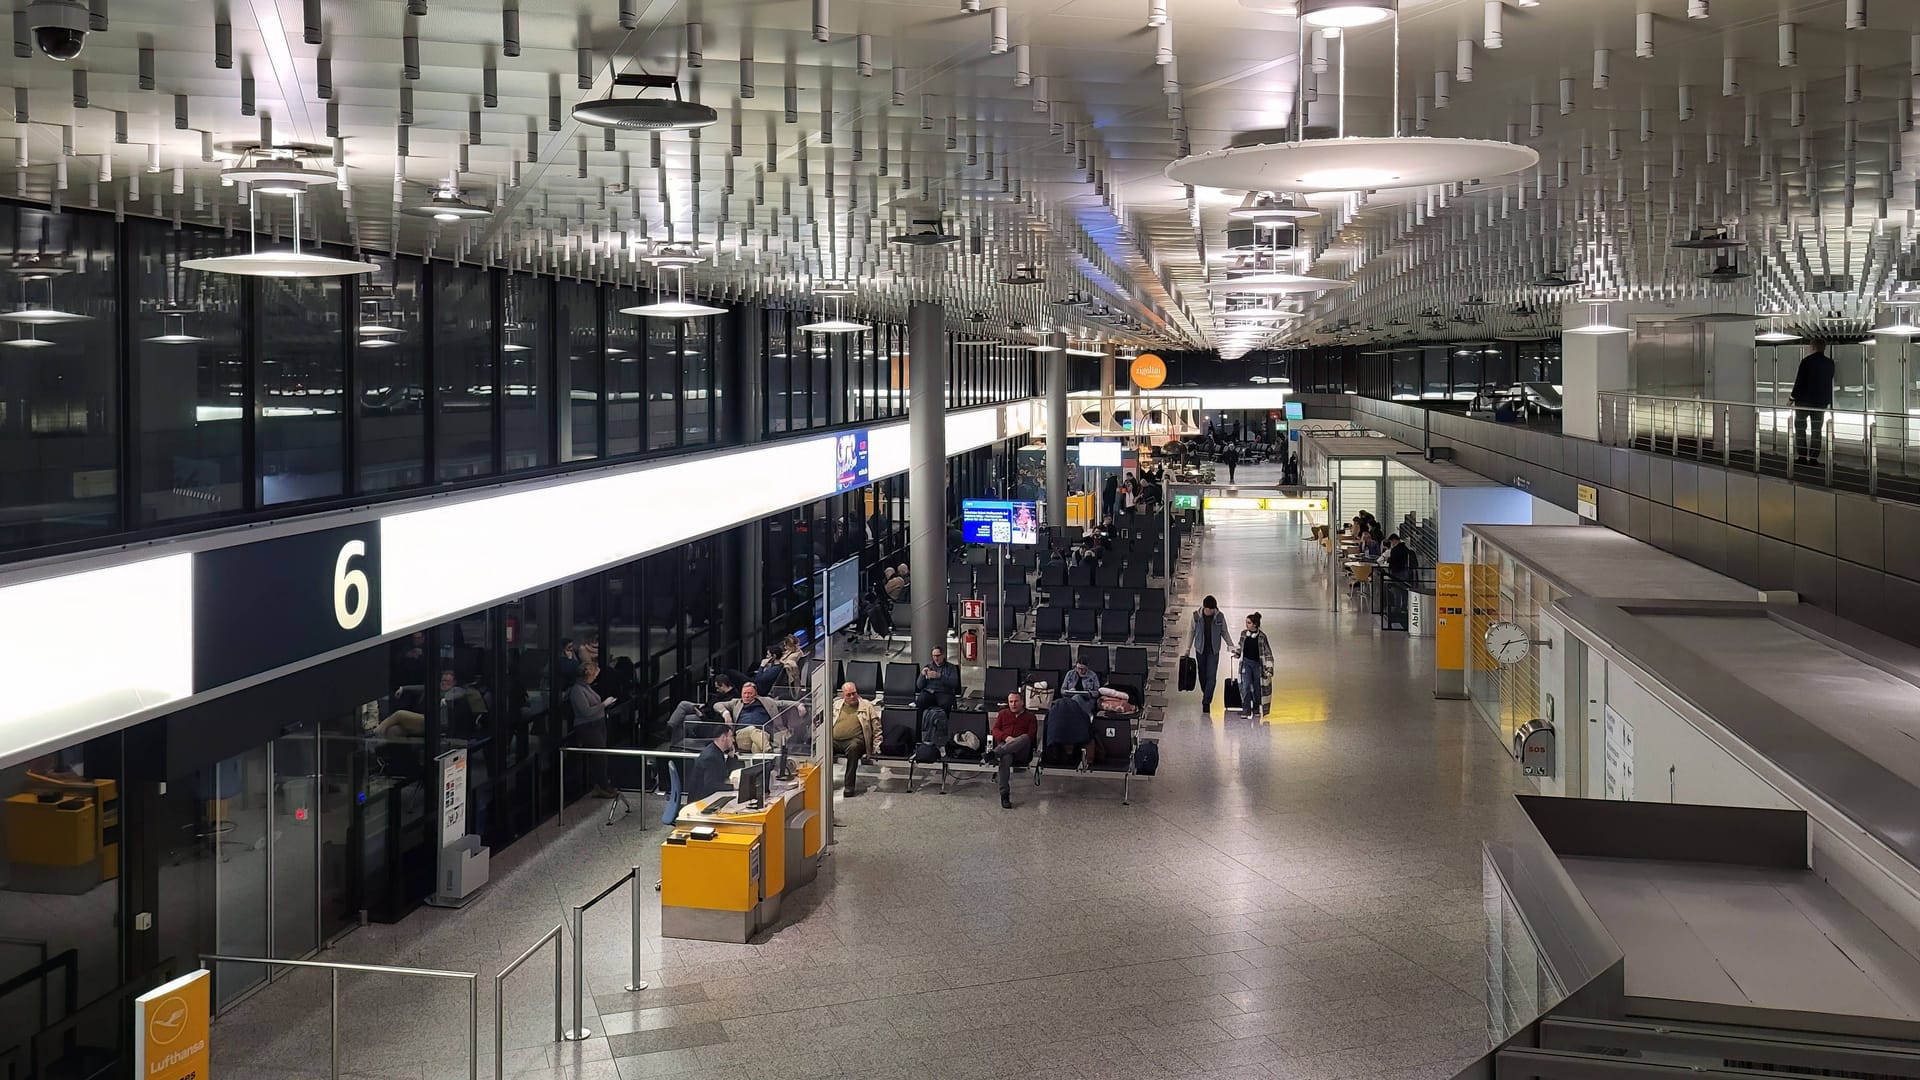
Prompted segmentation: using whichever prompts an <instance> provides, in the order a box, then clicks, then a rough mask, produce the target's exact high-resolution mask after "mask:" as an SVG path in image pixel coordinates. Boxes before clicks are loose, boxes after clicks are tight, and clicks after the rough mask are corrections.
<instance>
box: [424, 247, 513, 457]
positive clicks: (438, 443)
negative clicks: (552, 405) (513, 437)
mask: <svg viewBox="0 0 1920 1080" xmlns="http://www.w3.org/2000/svg"><path fill="white" fill-rule="evenodd" d="M429 273H431V274H432V277H433V279H432V287H433V322H434V328H433V365H434V385H435V387H436V389H437V390H438V392H439V395H440V401H439V407H438V410H437V415H436V416H435V418H434V445H435V449H436V451H437V452H438V454H437V459H436V462H437V464H436V469H437V472H438V474H439V475H438V479H440V480H441V481H447V480H460V479H464V478H466V477H469V476H485V475H487V474H489V473H491V472H493V421H494V411H495V409H496V408H497V407H498V397H497V396H496V395H495V393H494V389H495V386H496V385H497V381H498V380H497V376H496V375H495V364H494V355H493V288H492V281H491V280H490V279H489V276H488V274H487V272H486V271H484V270H481V269H479V268H477V267H471V266H449V265H446V264H444V263H435V264H434V265H433V266H431V267H430V268H429Z"/></svg>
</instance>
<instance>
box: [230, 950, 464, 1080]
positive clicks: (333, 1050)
mask: <svg viewBox="0 0 1920 1080" xmlns="http://www.w3.org/2000/svg"><path fill="white" fill-rule="evenodd" d="M209 960H211V961H214V962H215V963H222V964H265V965H266V966H268V967H299V968H314V969H317V970H321V971H325V972H326V973H327V1038H328V1044H329V1045H328V1051H327V1053H328V1061H329V1063H330V1065H329V1071H328V1075H329V1076H331V1077H332V1078H333V1080H340V973H341V972H343V971H359V972H364V973H366V974H369V975H405V976H412V977H415V978H422V979H460V980H465V981H466V984H467V1080H480V976H479V975H477V974H475V973H474V972H471V971H441V970H439V969H437V968H405V967H388V966H386V965H383V964H337V963H332V962H329V961H325V960H274V959H270V958H267V957H263V956H227V955H224V954H220V953H201V954H200V966H201V967H203V968H204V967H206V966H207V961H209ZM269 974H271V973H269Z"/></svg>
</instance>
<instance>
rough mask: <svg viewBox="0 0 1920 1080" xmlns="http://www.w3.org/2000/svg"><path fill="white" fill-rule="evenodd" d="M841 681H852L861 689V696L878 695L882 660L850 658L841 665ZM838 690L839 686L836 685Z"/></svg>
mask: <svg viewBox="0 0 1920 1080" xmlns="http://www.w3.org/2000/svg"><path fill="white" fill-rule="evenodd" d="M840 673H841V680H840V681H841V682H850V683H852V684H853V685H854V686H855V687H857V688H858V689H859V691H860V696H861V697H866V698H870V697H876V696H878V695H879V693H880V661H878V660H849V661H847V662H846V663H845V664H843V665H841V667H840ZM834 689H835V690H836V691H838V690H839V687H834Z"/></svg>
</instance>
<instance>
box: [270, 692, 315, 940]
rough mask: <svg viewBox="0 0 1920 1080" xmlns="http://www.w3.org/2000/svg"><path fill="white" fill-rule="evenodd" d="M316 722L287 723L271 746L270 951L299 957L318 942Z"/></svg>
mask: <svg viewBox="0 0 1920 1080" xmlns="http://www.w3.org/2000/svg"><path fill="white" fill-rule="evenodd" d="M319 733H320V732H319V725H318V724H315V723H312V722H302V723H299V724H294V725H292V726H291V727H289V728H288V729H287V730H286V731H285V732H284V733H283V734H282V735H281V736H280V737H279V738H278V739H275V740H274V741H273V745H272V746H271V747H270V748H269V750H270V755H269V756H270V758H271V762H272V768H273V791H272V792H271V802H270V804H271V807H272V814H271V818H270V820H271V822H272V825H273V836H272V838H271V843H270V844H269V847H268V851H269V853H270V856H271V861H272V867H273V869H272V877H271V882H272V887H273V903H272V904H271V905H270V906H269V908H268V912H267V915H268V918H269V920H270V922H271V923H272V926H273V955H275V956H277V957H281V958H284V959H298V958H300V957H303V956H306V955H307V954H308V953H311V952H313V951H314V950H315V949H318V948H319V947H320V916H319V903H320V828H321V818H322V814H321V806H320V741H319Z"/></svg>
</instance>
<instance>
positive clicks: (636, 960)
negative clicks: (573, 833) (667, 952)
mask: <svg viewBox="0 0 1920 1080" xmlns="http://www.w3.org/2000/svg"><path fill="white" fill-rule="evenodd" d="M629 882H631V883H632V885H633V939H632V942H631V945H632V948H631V950H630V952H631V954H632V955H631V959H630V960H629V961H628V971H627V978H628V982H627V992H628V993H633V994H637V993H639V992H640V991H642V990H645V989H646V988H647V984H646V983H645V982H644V981H642V980H641V978H640V868H639V867H637V866H636V867H633V868H632V869H630V870H628V871H627V872H626V873H625V874H624V875H622V876H621V877H620V879H619V880H618V881H615V882H614V883H613V884H611V885H609V886H607V887H606V888H604V889H601V890H600V892H599V893H598V894H597V895H595V896H594V898H593V899H591V900H589V901H587V902H586V903H584V904H575V905H573V1027H572V1028H571V1029H569V1030H568V1031H566V1032H565V1033H564V1034H563V1035H562V1036H561V1037H562V1038H564V1039H566V1040H567V1041H568V1042H579V1041H580V1040H582V1039H587V1038H591V1037H592V1036H593V1032H592V1031H591V1030H589V1029H588V1027H587V1025H586V1016H585V1012H586V999H587V963H586V956H587V937H586V934H587V909H588V908H590V907H592V906H593V905H595V904H597V903H599V902H600V901H602V900H605V899H606V898H607V897H609V896H611V895H613V893H614V890H616V889H618V888H619V887H620V886H622V885H625V884H628V883H629ZM535 948H538V946H535ZM554 985H555V986H558V985H559V983H558V981H557V979H556V981H555V983H554Z"/></svg>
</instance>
